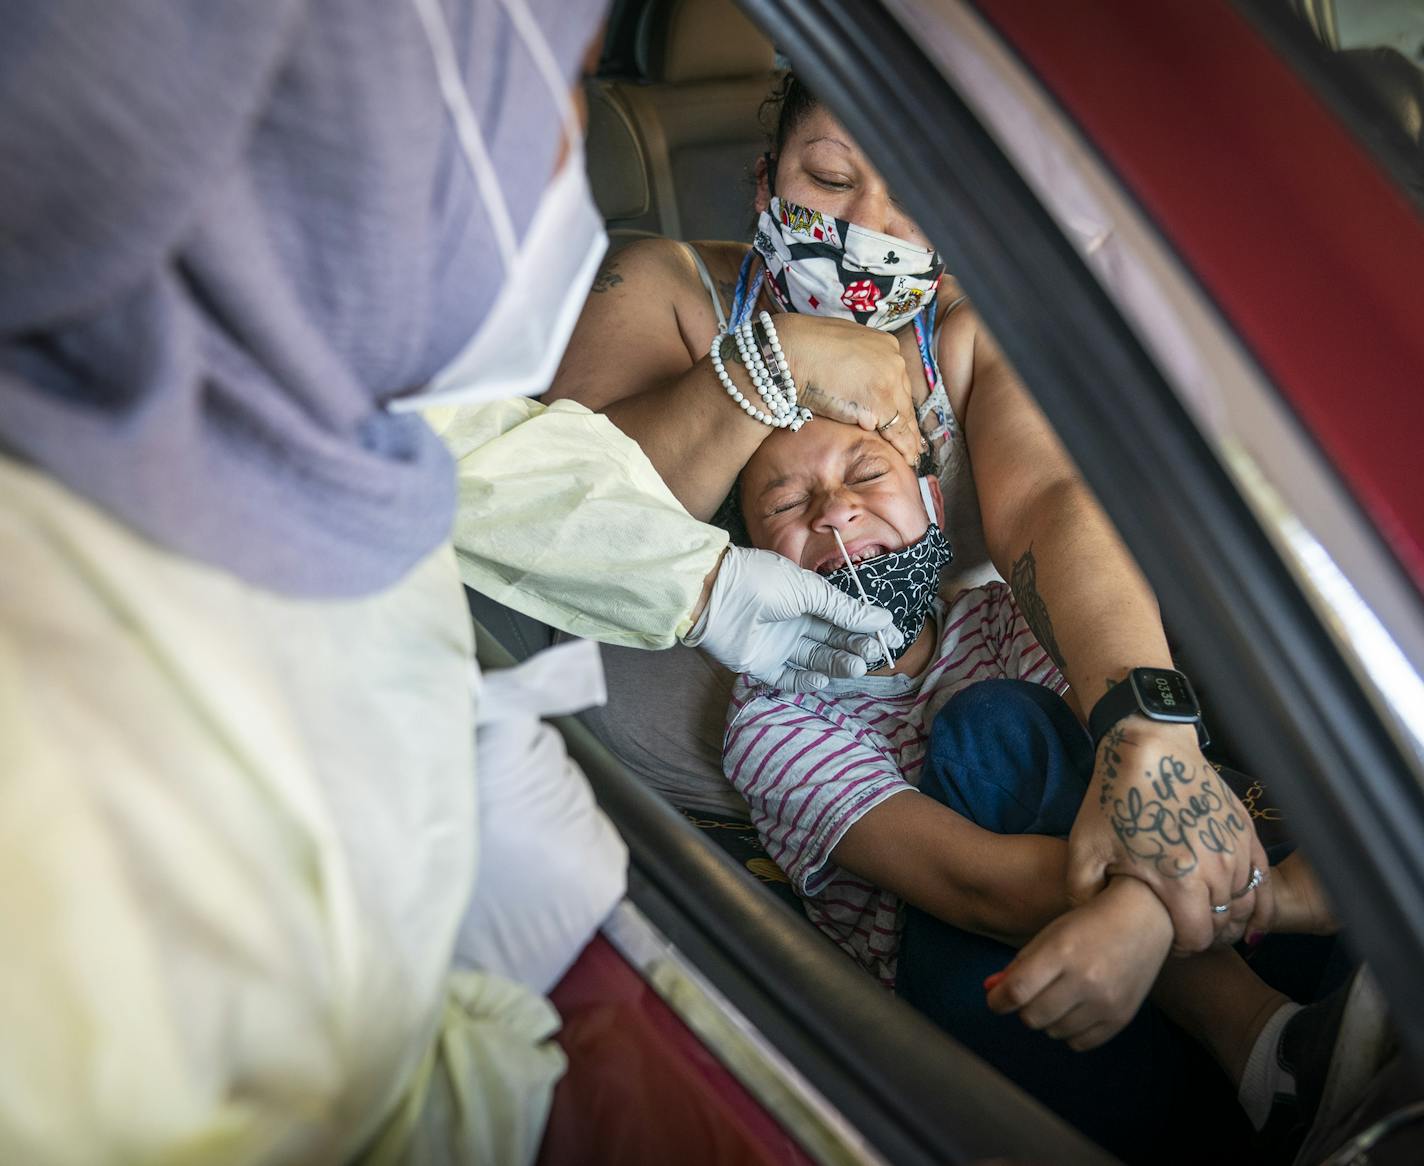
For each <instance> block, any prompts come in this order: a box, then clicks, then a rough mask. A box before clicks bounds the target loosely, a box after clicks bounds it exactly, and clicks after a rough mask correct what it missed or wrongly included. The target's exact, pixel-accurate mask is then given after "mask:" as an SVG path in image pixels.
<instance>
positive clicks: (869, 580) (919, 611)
mask: <svg viewBox="0 0 1424 1166" xmlns="http://www.w3.org/2000/svg"><path fill="white" fill-rule="evenodd" d="M920 497H921V499H922V500H923V501H924V504H925V512H926V513H927V514H928V515H929V517H930V525H929V529H928V530H926V531H925V533H924V536H923V537H922V538H920V539H918V540H917V541H915V542H912V543H911V544H910V545H909V546H907V547H905V548H904V549H902V550H898V551H891V552H890V553H889V554H885V555H877V556H876V557H875V558H873V559H867V560H865V561H864V562H861V563H856V564H855V565H854V566H852V565H851V564H849V563H847V564H846V565H845V566H842V567H837V568H836V569H835V570H834V571H831V572H829V573H828V574H827V575H826V576H825V580H826V582H827V583H829V584H830V585H831V586H832V587H834V588H836V589H837V590H838V591H844V592H845V593H846V594H847V595H851V596H854V597H855V598H857V599H859V598H861V594H862V592H861V588H864V596H865V598H866V599H868V600H869V601H870V602H871V603H874V604H877V605H879V606H880V607H883V608H885V609H886V610H887V611H888V612H889V613H890V614H891V615H892V616H893V617H894V620H895V627H896V628H898V629H899V631H900V633H901V635H903V636H904V637H905V639H904V642H903V643H902V644H901V646H900V648H899V650H898V651H892V652H891V661H890V662H891V663H893V662H894V661H896V660H898V659H900V657H901V656H903V655H904V654H905V653H906V652H908V651H909V650H910V648H911V646H912V645H913V644H914V643H915V641H916V640H917V639H918V638H919V635H920V632H922V631H923V630H924V627H925V621H926V620H928V619H929V617H930V608H931V607H932V606H933V604H934V599H935V596H936V595H938V594H939V576H940V572H941V571H943V570H944V568H945V567H947V566H949V564H950V561H951V560H952V559H953V558H954V552H953V551H952V550H951V549H950V546H949V540H948V539H946V538H945V537H944V532H943V531H942V530H940V528H939V524H938V523H937V522H936V521H935V512H934V503H933V501H932V500H931V497H930V492H929V485H928V482H927V481H926V479H924V478H921V479H920ZM857 575H859V576H860V583H859V585H857V584H856V576H857Z"/></svg>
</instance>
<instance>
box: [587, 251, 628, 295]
mask: <svg viewBox="0 0 1424 1166" xmlns="http://www.w3.org/2000/svg"><path fill="white" fill-rule="evenodd" d="M622 282H623V277H622V276H621V275H619V274H618V260H616V259H614V260H612V261H611V262H609V263H605V264H604V265H603V267H601V268H600V269H599V272H598V275H597V276H595V277H594V280H593V287H592V289H591V290H592V291H593V292H595V293H596V294H600V295H601V294H602V293H603V292H606V291H607V290H608V289H609V288H611V287H612V286H613V285H614V284H619V283H622Z"/></svg>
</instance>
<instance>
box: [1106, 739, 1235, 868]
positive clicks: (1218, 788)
mask: <svg viewBox="0 0 1424 1166" xmlns="http://www.w3.org/2000/svg"><path fill="white" fill-rule="evenodd" d="M1120 741H1121V738H1119V742H1120ZM1105 759H1106V761H1107V762H1108V763H1120V762H1121V760H1122V758H1121V757H1120V756H1118V755H1117V753H1116V745H1115V744H1109V746H1108V749H1107V752H1106V754H1105ZM1105 775H1106V776H1107V781H1106V782H1105V783H1104V785H1105V786H1106V785H1107V784H1108V782H1113V781H1114V779H1116V777H1117V769H1116V765H1115V764H1110V765H1109V768H1108V769H1107V770H1106V771H1105ZM1146 776H1147V777H1148V779H1149V780H1148V789H1147V790H1146V791H1144V790H1142V789H1140V788H1139V787H1138V786H1136V785H1132V786H1129V787H1128V790H1127V796H1126V797H1116V796H1113V794H1112V792H1111V791H1108V792H1105V793H1104V794H1103V796H1102V797H1101V799H1100V801H1101V802H1103V803H1111V804H1110V806H1106V807H1105V808H1107V811H1108V821H1109V823H1110V824H1111V826H1112V828H1113V832H1114V833H1115V834H1117V836H1118V839H1119V841H1121V842H1122V844H1123V847H1124V848H1125V849H1126V850H1127V853H1128V854H1129V855H1130V856H1131V857H1132V859H1133V860H1134V861H1135V862H1145V863H1149V864H1150V865H1152V866H1153V867H1155V868H1156V870H1157V873H1158V874H1160V875H1161V876H1162V877H1164V878H1169V879H1180V878H1184V877H1185V876H1187V875H1189V874H1191V873H1192V871H1194V870H1196V868H1197V866H1198V864H1199V863H1200V861H1201V860H1200V852H1201V851H1209V852H1211V853H1213V854H1235V853H1236V843H1237V840H1238V839H1239V838H1241V837H1242V836H1243V835H1245V834H1246V832H1247V827H1246V822H1245V820H1244V819H1243V818H1242V817H1241V815H1240V814H1239V813H1238V812H1237V807H1236V806H1235V805H1234V804H1233V799H1232V797H1231V792H1230V790H1229V789H1228V788H1227V787H1226V785H1225V783H1224V782H1223V781H1222V780H1221V775H1220V774H1218V773H1217V772H1216V771H1215V770H1214V769H1212V768H1211V767H1210V766H1201V767H1197V766H1195V765H1194V766H1192V768H1191V769H1190V770H1189V769H1188V768H1187V763H1186V762H1184V761H1182V760H1180V759H1178V758H1176V757H1173V756H1172V755H1171V754H1170V753H1167V754H1163V755H1162V756H1161V757H1159V758H1158V759H1157V772H1156V774H1155V775H1154V774H1153V773H1152V771H1151V770H1148V771H1147V773H1146ZM1248 841H1249V839H1248Z"/></svg>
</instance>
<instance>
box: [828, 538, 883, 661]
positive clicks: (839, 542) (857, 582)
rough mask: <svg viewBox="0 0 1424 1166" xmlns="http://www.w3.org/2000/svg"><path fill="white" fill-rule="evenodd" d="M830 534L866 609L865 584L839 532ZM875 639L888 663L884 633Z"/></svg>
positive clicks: (867, 604)
mask: <svg viewBox="0 0 1424 1166" xmlns="http://www.w3.org/2000/svg"><path fill="white" fill-rule="evenodd" d="M831 533H832V534H833V535H835V536H836V546H838V547H840V549H841V558H843V559H844V560H845V565H846V566H847V567H849V568H850V577H851V578H852V579H854V580H855V589H856V590H857V591H859V592H860V598H861V602H863V603H864V604H865V605H866V606H867V607H869V606H870V596H868V595H867V594H866V593H865V584H863V583H862V582H861V581H860V573H859V572H858V571H857V570H856V569H855V564H854V563H852V562H851V561H850V555H849V554H848V553H847V551H846V545H845V541H844V540H843V539H842V538H841V532H840V531H839V530H837V529H836V528H835V527H834V526H833V527H831ZM875 639H876V640H877V641H878V642H879V644H880V650H881V651H882V652H884V653H885V663H887V664H889V663H890V645H889V644H887V643H886V642H885V633H884V632H876V633H875Z"/></svg>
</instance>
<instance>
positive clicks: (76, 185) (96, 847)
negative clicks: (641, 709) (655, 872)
mask: <svg viewBox="0 0 1424 1166" xmlns="http://www.w3.org/2000/svg"><path fill="white" fill-rule="evenodd" d="M602 8H603V0H498V2H496V0H466V2H464V3H455V2H453V0H410V2H409V3H393V2H389V0H379V2H377V0H369V2H363V3H358V4H350V3H340V4H338V3H335V2H334V0H248V2H246V3H243V4H231V5H218V4H212V3H209V2H207V0H134V2H131V3H128V4H124V5H94V4H90V3H86V2H85V0H47V2H46V3H44V4H38V3H24V2H19V0H14V2H12V0H4V2H2V3H0V15H3V17H4V23H5V29H6V32H5V36H4V37H3V38H0V158H3V159H4V165H5V171H4V178H3V198H0V934H3V936H4V937H5V943H4V950H3V953H0V1031H3V1032H4V1034H5V1039H4V1041H3V1042H0V1161H5V1162H11V1161H13V1162H86V1163H87V1162H103V1161H114V1160H124V1161H134V1160H136V1161H147V1160H156V1159H162V1160H165V1161H185V1162H258V1161H261V1162H272V1161H341V1160H348V1159H352V1158H355V1157H358V1156H359V1157H364V1158H367V1159H369V1160H373V1161H396V1160H410V1161H461V1162H468V1161H479V1162H497V1163H501V1164H502V1163H517V1162H520V1161H527V1160H530V1159H531V1158H532V1156H533V1154H534V1152H535V1151H536V1149H537V1146H538V1140H539V1137H540V1132H541V1129H542V1124H543V1121H544V1118H545V1116H546V1113H547V1106H548V1102H549V1098H550V1095H551V1090H552V1085H553V1082H554V1081H555V1080H556V1079H557V1077H558V1075H559V1073H560V1072H561V1069H562V1057H561V1054H560V1053H559V1051H558V1050H557V1048H556V1047H555V1046H554V1045H553V1044H552V1043H550V1041H549V1039H548V1038H549V1037H550V1035H551V1034H552V1032H553V1031H554V1029H555V1028H556V1027H557V1018H556V1017H555V1016H554V1015H553V1013H552V1010H551V1009H550V1008H549V1007H548V1005H547V1004H546V1003H545V1002H543V1001H542V1000H541V999H540V998H539V996H538V995H537V991H538V990H542V989H545V988H547V987H548V985H549V983H551V982H552V980H553V979H554V978H556V977H557V976H558V975H559V974H560V973H561V972H562V970H563V969H564V967H565V966H566V965H567V963H568V961H569V960H570V959H572V958H573V956H574V954H576V952H577V950H578V948H579V946H580V945H581V944H582V943H583V942H584V940H585V939H586V938H587V936H588V934H589V933H590V931H591V930H592V928H593V927H594V926H595V925H596V924H597V922H598V919H599V918H600V916H601V914H602V913H603V912H604V911H606V910H607V908H608V907H609V906H610V905H611V904H612V902H613V901H614V900H615V899H616V897H617V896H618V894H619V893H620V892H621V888H622V876H623V872H622V861H623V853H622V849H621V844H620V843H619V842H618V840H617V838H616V836H615V835H614V833H613V832H612V830H611V829H610V828H609V826H608V824H607V822H606V821H605V820H603V819H602V817H601V815H600V814H599V813H598V811H597V810H596V807H594V806H593V804H592V800H591V798H590V797H589V794H588V791H587V788H586V785H585V784H584V783H583V781H582V778H581V777H580V775H579V774H578V773H577V771H576V770H575V769H574V768H573V767H572V766H571V765H570V763H569V762H568V760H567V758H565V757H564V756H563V753H562V749H561V747H560V746H559V743H558V741H557V738H554V737H553V736H552V735H551V733H550V731H549V730H548V729H547V728H545V727H543V726H541V725H540V724H539V723H538V722H537V720H536V717H537V715H538V714H541V713H547V712H554V711H567V710H568V709H570V708H573V707H576V706H577V705H578V704H579V703H580V702H581V701H584V700H587V699H590V698H593V697H596V696H597V691H598V687H599V679H598V675H597V672H596V670H594V669H592V668H591V667H590V666H589V661H588V650H587V649H586V648H581V647H578V646H574V647H571V648H569V649H566V650H565V652H566V655H565V656H563V657H556V658H555V660H554V661H552V662H550V661H548V660H544V661H540V660H539V659H536V660H535V661H533V662H531V663H530V664H529V665H528V666H527V667H526V668H525V669H523V670H521V671H519V672H517V673H515V674H512V675H505V676H487V677H481V676H480V674H479V672H478V670H477V669H474V668H473V667H472V663H471V660H472V645H471V637H470V629H469V622H468V618H467V616H466V614H465V607H464V603H463V598H462V593H461V589H460V587H459V578H458V573H457V570H463V572H464V574H465V576H466V578H467V579H470V580H473V581H477V582H479V583H481V584H482V585H485V586H487V587H488V589H489V590H491V591H492V592H493V593H495V594H496V595H497V597H511V596H517V597H519V598H520V599H521V600H522V601H524V603H525V606H526V609H533V610H535V611H536V612H537V613H539V614H543V615H544V616H545V618H548V619H550V620H551V622H555V623H557V624H559V625H560V626H562V627H566V628H568V629H570V630H574V631H580V632H585V633H588V634H592V635H597V636H600V637H603V638H607V639H614V640H618V641H619V642H624V643H641V644H644V645H646V646H649V647H655V646H659V645H665V644H670V643H672V642H674V641H675V640H677V639H679V638H681V639H683V640H686V641H696V642H700V643H702V645H703V646H704V647H705V648H706V649H707V650H708V651H709V652H711V653H712V654H713V655H715V656H717V657H718V658H719V659H721V660H723V662H724V663H726V664H728V666H730V667H733V668H736V669H738V670H744V671H750V672H753V673H755V674H758V675H762V676H765V677H767V678H768V679H771V680H775V681H777V682H778V683H780V684H783V685H786V684H790V685H793V686H796V685H802V686H805V685H815V684H817V683H819V682H822V678H823V677H825V676H826V675H831V674H841V673H845V672H858V671H860V670H862V669H863V668H864V659H863V657H864V656H865V655H866V654H868V653H871V652H873V651H874V648H873V647H872V643H873V641H872V640H871V637H870V636H869V635H868V634H867V633H870V632H873V631H874V630H876V629H877V628H880V627H883V626H884V625H885V624H886V623H888V613H883V612H879V611H878V610H875V609H860V608H857V607H856V606H855V605H854V604H852V603H850V602H849V601H847V600H846V599H845V597H843V596H842V595H840V593H838V592H833V591H831V590H830V589H829V588H828V587H827V586H826V585H825V584H823V583H822V582H821V581H820V580H819V579H817V578H816V577H815V576H812V575H809V574H808V573H806V572H802V571H800V570H798V569H796V568H794V567H791V566H790V565H789V564H786V563H785V562H784V561H783V560H779V559H776V560H774V561H772V560H771V558H770V557H763V556H760V555H758V554H756V553H755V552H751V553H748V552H743V551H740V550H738V549H736V548H727V546H726V543H725V538H724V536H723V535H721V533H720V532H717V531H715V530H713V529H712V528H709V527H705V526H702V525H700V524H698V523H696V522H694V521H692V520H691V519H690V518H689V517H688V516H687V515H686V514H685V513H684V512H683V511H682V510H681V508H680V507H678V505H677V504H676V502H675V501H674V500H673V498H672V497H671V495H670V494H668V492H667V491H666V490H665V489H663V488H662V485H661V483H660V482H659V481H658V479H657V477H656V475H655V474H654V473H653V471H652V469H651V467H650V466H649V465H648V463H647V462H646V460H645V459H644V458H643V457H642V455H641V453H640V452H639V451H638V450H637V448H636V446H634V445H633V444H632V443H631V442H630V441H628V440H627V439H625V438H623V437H622V435H621V434H619V433H618V432H617V431H616V430H615V429H613V427H612V426H611V425H609V424H608V423H607V422H606V420H605V419H603V418H601V417H595V416H593V415H590V414H588V413H587V412H585V411H583V410H581V409H579V408H577V407H576V406H569V405H566V404H565V405H560V406H556V407H554V408H551V409H547V410H546V409H543V408H542V407H541V406H538V405H536V404H533V403H532V402H528V401H513V402H511V401H507V400H505V401H499V400H494V399H495V398H507V397H509V396H510V395H511V394H518V393H534V392H538V391H540V389H542V387H543V384H542V382H543V380H545V379H546V378H547V376H548V375H549V374H550V373H551V372H552V364H551V362H552V361H555V360H556V359H557V354H558V351H559V349H560V348H561V346H562V344H563V341H564V339H565V338H566V334H567V331H568V328H569V327H570V326H571V324H572V318H573V316H574V315H575V314H576V312H577V309H578V301H579V300H580V299H581V297H582V294H583V291H584V290H585V286H586V284H587V281H588V279H589V278H590V277H591V275H592V269H593V265H594V264H596V263H597V261H598V257H599V252H600V251H601V246H602V244H601V229H600V227H599V224H598V223H597V220H596V217H595V216H594V215H593V214H592V210H591V206H590V204H589V202H588V199H587V191H586V188H585V187H584V186H583V183H582V171H583V167H582V158H581V154H580V149H579V146H578V140H577V135H576V134H573V133H571V132H570V123H571V121H572V118H571V116H570V112H569V104H568V94H569V88H570V86H571V84H572V83H573V82H574V80H575V76H576V72H577V70H576V63H577V62H578V61H579V60H580V58H581V57H582V56H583V54H584V52H585V50H586V49H587V47H588V45H589V43H590V41H591V40H592V38H593V37H594V36H595V34H596V32H597V25H598V21H599V19H600V17H601V10H602ZM560 159H562V160H561V161H560ZM551 175H552V176H553V178H552V181H551ZM423 388H428V389H429V390H430V394H429V395H428V396H426V397H420V396H418V391H419V390H421V389H423ZM490 401H493V403H487V402H490ZM395 402H399V403H396V404H393V403H395ZM429 405H434V406H437V407H438V408H439V409H440V410H441V411H440V412H438V413H437V414H434V415H433V416H434V417H435V418H436V420H437V423H438V424H439V425H440V426H441V427H443V429H444V434H445V439H446V442H448V444H449V447H450V449H452V450H454V451H455V452H456V454H457V456H458V465H459V478H458V506H459V514H458V517H456V505H457V497H456V495H457V486H456V475H455V473H454V472H452V463H451V458H450V454H449V453H448V452H447V450H446V447H445V444H443V443H442V442H441V440H440V438H438V437H437V436H436V435H435V433H434V432H433V430H432V428H431V426H430V425H429V424H427V422H426V421H425V420H423V419H422V418H421V417H419V416H416V415H412V413H411V412H409V411H408V410H410V409H415V408H422V407H425V406H429ZM387 406H391V407H389V408H388V407H387ZM452 524H453V527H454V530H455V533H456V538H457V541H458V544H459V564H460V565H459V568H458V569H457V564H456V556H455V554H454V553H452V549H451V544H450V534H451V530H452ZM551 677H552V679H551ZM554 681H558V682H559V683H555V682H554ZM477 709H478V711H477ZM477 722H478V729H476V724H477ZM477 752H478V757H477ZM511 839H512V840H514V843H513V848H512V850H511V849H510V846H511V842H510V840H511ZM566 843H567V846H565V844H566ZM500 845H503V846H505V847H506V849H505V850H503V851H501V850H499V849H498V847H499V846H500ZM569 853H576V854H577V855H579V856H581V860H580V864H579V867H578V869H577V870H574V871H572V872H571V871H570V870H569V869H568V864H567V862H566V863H565V865H564V867H562V868H561V867H560V865H559V860H560V856H561V854H565V855H566V854H569ZM516 863H517V867H516V866H515V864H516ZM516 876H517V877H516ZM574 876H576V877H574Z"/></svg>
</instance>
